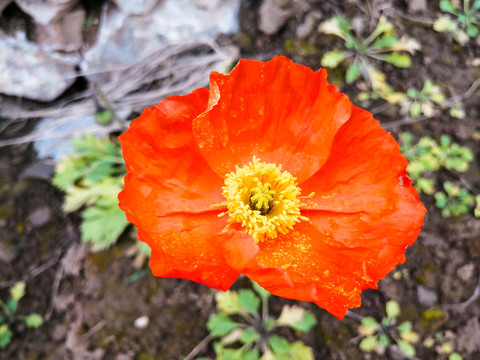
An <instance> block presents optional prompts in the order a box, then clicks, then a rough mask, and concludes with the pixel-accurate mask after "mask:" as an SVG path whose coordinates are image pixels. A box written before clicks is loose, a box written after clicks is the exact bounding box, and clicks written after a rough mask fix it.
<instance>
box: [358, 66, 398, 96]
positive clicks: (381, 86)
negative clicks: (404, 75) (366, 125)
mask: <svg viewBox="0 0 480 360" xmlns="http://www.w3.org/2000/svg"><path fill="white" fill-rule="evenodd" d="M369 75H370V84H367V83H365V82H359V83H358V88H359V89H360V90H361V92H360V93H359V94H358V100H360V101H367V100H377V99H384V100H386V101H387V102H389V103H390V104H398V103H399V102H401V101H403V100H405V99H406V98H407V95H406V94H404V93H402V92H399V91H395V90H394V89H393V88H392V87H391V86H390V85H389V84H388V83H387V81H386V77H385V74H384V73H382V72H380V71H377V70H372V71H370V73H369Z"/></svg>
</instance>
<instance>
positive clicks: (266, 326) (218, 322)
mask: <svg viewBox="0 0 480 360" xmlns="http://www.w3.org/2000/svg"><path fill="white" fill-rule="evenodd" d="M253 288H254V290H255V292H254V291H252V290H250V289H242V290H239V291H227V292H225V293H223V292H219V293H217V295H216V301H217V309H218V313H216V314H212V315H211V316H210V319H209V320H208V323H207V328H208V330H209V332H210V335H211V336H212V337H213V338H216V339H219V341H216V342H215V343H214V350H215V353H216V354H217V359H219V360H227V359H238V360H258V359H260V356H261V357H262V360H270V359H271V360H273V359H279V360H287V359H289V360H313V352H312V349H311V348H309V347H307V346H305V345H304V344H303V343H302V342H301V341H296V342H293V343H291V342H289V341H288V340H287V339H286V338H284V337H282V336H280V335H278V334H277V329H278V328H279V327H288V328H290V329H293V330H295V331H298V332H308V331H310V329H311V328H312V327H313V326H314V325H315V324H316V320H315V318H314V317H313V315H312V314H311V313H310V312H308V311H307V310H305V309H303V308H301V307H299V306H295V305H294V306H288V305H287V306H285V307H284V308H283V310H282V312H281V314H280V316H279V317H278V318H277V319H275V318H273V317H271V316H270V314H269V313H268V299H269V297H270V293H269V292H267V291H265V290H264V289H263V288H261V287H260V286H259V285H257V284H256V283H253Z"/></svg>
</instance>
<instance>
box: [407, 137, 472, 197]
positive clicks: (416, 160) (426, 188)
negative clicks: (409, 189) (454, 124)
mask: <svg viewBox="0 0 480 360" xmlns="http://www.w3.org/2000/svg"><path fill="white" fill-rule="evenodd" d="M400 149H401V151H402V153H403V155H405V157H406V158H407V160H408V162H409V164H408V167H407V172H408V175H409V176H410V177H411V178H412V179H413V180H414V182H415V187H416V188H417V189H418V191H420V192H424V193H426V194H433V193H434V192H435V181H434V179H432V178H429V177H425V175H427V174H428V173H430V175H431V173H432V172H434V171H438V170H440V169H442V168H445V169H447V170H456V171H459V172H464V171H466V170H467V169H468V167H469V165H470V162H472V161H473V159H474V156H473V153H472V151H471V150H470V149H469V148H467V147H464V146H460V145H458V144H456V143H453V142H452V139H451V138H450V136H448V135H442V136H441V137H440V142H437V141H436V140H434V139H432V138H430V137H428V136H425V137H422V138H421V139H420V140H419V141H418V142H417V143H416V144H414V143H413V135H412V134H411V133H408V132H405V133H401V134H400Z"/></svg>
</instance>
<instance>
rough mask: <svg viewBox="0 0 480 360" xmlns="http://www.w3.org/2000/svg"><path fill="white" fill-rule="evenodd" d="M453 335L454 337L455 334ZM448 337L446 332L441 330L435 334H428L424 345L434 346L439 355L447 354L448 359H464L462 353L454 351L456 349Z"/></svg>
mask: <svg viewBox="0 0 480 360" xmlns="http://www.w3.org/2000/svg"><path fill="white" fill-rule="evenodd" d="M446 333H447V332H446ZM451 335H452V337H453V336H454V335H453V334H451ZM448 338H449V337H448ZM448 338H447V336H444V334H442V333H441V332H437V333H436V334H435V336H428V337H427V338H426V339H425V340H424V341H423V345H424V346H425V347H426V348H434V349H435V351H436V352H437V354H439V355H447V356H448V360H463V357H462V355H460V354H459V353H457V352H456V351H454V350H455V349H454V348H453V346H452V344H451V343H450V342H449V339H448Z"/></svg>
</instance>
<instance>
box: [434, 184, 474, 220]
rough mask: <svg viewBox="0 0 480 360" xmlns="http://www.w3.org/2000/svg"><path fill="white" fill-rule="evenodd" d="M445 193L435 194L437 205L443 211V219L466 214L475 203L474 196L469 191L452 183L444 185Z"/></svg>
mask: <svg viewBox="0 0 480 360" xmlns="http://www.w3.org/2000/svg"><path fill="white" fill-rule="evenodd" d="M443 188H444V190H445V192H443V191H438V192H436V193H435V205H436V206H437V207H438V208H440V209H442V216H443V217H450V216H459V215H461V214H465V213H467V212H468V210H469V209H470V206H471V205H472V204H473V202H474V198H473V195H472V194H470V192H469V191H468V190H467V189H462V188H460V187H458V186H456V185H454V184H452V183H451V182H449V181H447V182H445V183H444V184H443Z"/></svg>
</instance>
